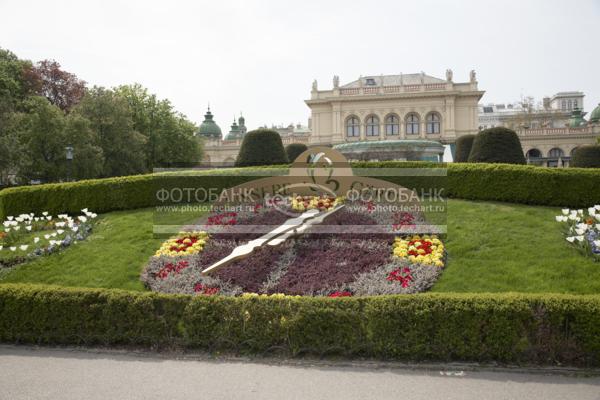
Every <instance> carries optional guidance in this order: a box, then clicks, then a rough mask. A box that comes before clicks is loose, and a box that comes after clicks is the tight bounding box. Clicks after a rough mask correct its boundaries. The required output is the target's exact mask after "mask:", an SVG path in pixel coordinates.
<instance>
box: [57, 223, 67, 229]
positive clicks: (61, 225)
mask: <svg viewBox="0 0 600 400" xmlns="http://www.w3.org/2000/svg"><path fill="white" fill-rule="evenodd" d="M65 223H66V222H57V223H56V224H55V225H56V226H57V227H58V228H62V227H63V226H65Z"/></svg>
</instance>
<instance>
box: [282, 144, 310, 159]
mask: <svg viewBox="0 0 600 400" xmlns="http://www.w3.org/2000/svg"><path fill="white" fill-rule="evenodd" d="M306 150H308V147H307V146H306V145H305V144H302V143H292V144H288V145H287V146H285V154H286V155H287V158H288V160H289V162H294V160H296V158H298V156H299V155H300V154H302V153H304V152H305V151H306Z"/></svg>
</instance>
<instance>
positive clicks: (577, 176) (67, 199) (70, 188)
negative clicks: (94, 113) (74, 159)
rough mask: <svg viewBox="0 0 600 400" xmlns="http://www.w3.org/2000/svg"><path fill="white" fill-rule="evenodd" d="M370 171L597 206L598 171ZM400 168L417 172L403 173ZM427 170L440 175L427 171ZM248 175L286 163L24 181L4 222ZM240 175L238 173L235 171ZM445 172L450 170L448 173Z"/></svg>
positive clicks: (139, 204)
mask: <svg viewBox="0 0 600 400" xmlns="http://www.w3.org/2000/svg"><path fill="white" fill-rule="evenodd" d="M352 166H353V167H355V168H361V169H362V168H368V169H370V173H371V176H375V177H377V178H380V179H386V180H389V181H390V182H394V183H398V184H400V185H402V186H406V187H408V188H411V189H413V188H416V189H421V188H423V189H425V190H427V189H429V188H433V189H435V188H438V189H441V190H443V193H442V194H443V195H447V196H448V197H454V198H461V199H467V200H489V201H506V202H511V203H523V204H534V205H545V206H559V207H563V206H564V207H572V208H573V207H579V208H581V207H589V206H590V205H594V204H600V169H587V168H586V169H582V168H539V167H534V166H526V165H508V164H483V163H477V164H469V163H459V164H457V163H451V164H444V163H435V162H423V161H421V162H419V161H414V162H397V161H396V162H394V161H386V162H357V163H353V164H352ZM397 168H411V169H420V171H416V172H417V173H416V174H406V176H398V174H396V173H394V169H397ZM429 170H432V171H435V172H438V175H439V176H423V175H427V172H428V171H429ZM248 172H253V173H255V172H261V173H263V174H270V173H273V174H285V173H286V172H287V167H286V166H276V167H265V168H259V167H254V168H252V169H227V170H218V171H201V172H191V173H179V174H156V175H137V176H130V177H121V178H107V179H95V180H88V181H79V182H72V183H57V184H48V185H37V186H21V187H12V188H7V189H3V190H1V191H0V220H3V219H4V218H6V217H7V216H9V215H18V214H22V213H30V212H34V213H41V212H42V211H48V212H50V213H52V214H57V213H60V212H69V213H77V212H79V210H81V209H82V208H86V207H87V208H89V209H90V210H93V211H94V212H97V213H102V212H108V211H114V210H128V209H136V208H144V207H152V206H155V205H164V204H165V203H163V202H160V201H159V200H158V199H157V197H159V196H158V195H159V191H161V190H163V189H164V190H171V189H172V188H214V189H216V190H217V191H218V190H220V189H223V188H229V187H232V186H235V185H238V184H240V183H243V182H247V181H249V180H252V179H257V178H258V177H252V176H245V175H248V174H247V173H248ZM237 174H239V175H237ZM446 174H447V175H446Z"/></svg>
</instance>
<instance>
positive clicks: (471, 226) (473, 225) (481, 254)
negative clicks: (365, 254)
mask: <svg viewBox="0 0 600 400" xmlns="http://www.w3.org/2000/svg"><path fill="white" fill-rule="evenodd" d="M559 212H560V210H558V209H555V208H548V207H533V206H523V205H515V204H507V203H491V202H471V201H463V200H450V201H449V211H448V239H447V241H446V246H447V249H448V253H449V257H448V267H447V269H446V270H445V271H444V273H443V274H442V276H441V278H440V280H439V281H438V283H437V284H436V285H435V286H434V288H433V290H434V291H437V292H505V291H514V292H570V293H600V263H595V262H593V261H592V260H591V259H589V258H586V257H584V256H582V255H581V254H579V253H578V252H576V251H575V250H574V249H571V248H570V247H569V246H568V244H567V242H566V241H565V240H564V239H563V238H562V236H561V233H560V230H559V226H558V224H557V223H556V222H554V216H555V215H557V214H558V213H559ZM153 215H154V214H153V211H152V210H150V209H145V210H136V211H123V212H114V213H109V214H105V215H103V216H101V217H100V218H99V221H98V225H97V226H96V228H95V230H94V233H93V234H92V235H91V236H90V237H89V238H88V239H87V240H86V241H85V242H82V243H79V244H77V245H75V246H73V247H71V248H69V249H67V250H66V251H64V252H62V253H60V254H55V255H51V256H48V257H44V258H40V259H38V260H36V261H34V262H31V263H29V264H25V265H22V266H20V267H17V268H16V269H15V270H13V271H11V272H9V273H7V274H5V275H3V277H2V278H1V281H2V282H36V283H52V284H59V285H67V286H87V287H111V288H121V289H130V290H143V287H142V284H141V283H140V281H139V273H140V271H141V269H142V267H143V266H144V264H145V263H146V261H147V260H148V258H149V257H150V256H151V255H152V254H153V253H154V252H155V250H156V249H157V248H158V246H159V244H160V242H161V241H162V240H161V239H157V238H154V237H153V236H152V224H153V218H154V217H153ZM186 218H187V219H189V218H191V216H190V215H182V216H181V217H180V219H181V221H179V222H181V223H183V222H185V219H186Z"/></svg>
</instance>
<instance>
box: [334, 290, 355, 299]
mask: <svg viewBox="0 0 600 400" xmlns="http://www.w3.org/2000/svg"><path fill="white" fill-rule="evenodd" d="M351 296H352V293H350V292H348V291H347V290H344V291H343V292H339V291H338V292H333V293H331V294H330V295H329V296H328V297H351Z"/></svg>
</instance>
